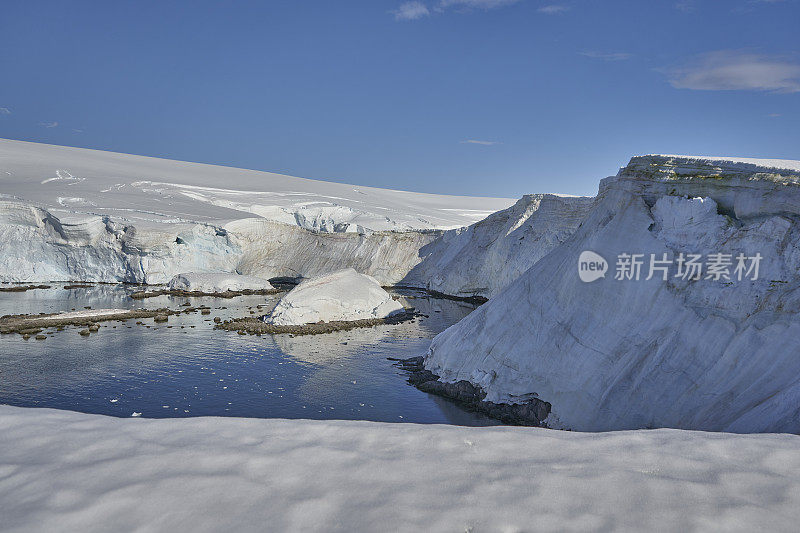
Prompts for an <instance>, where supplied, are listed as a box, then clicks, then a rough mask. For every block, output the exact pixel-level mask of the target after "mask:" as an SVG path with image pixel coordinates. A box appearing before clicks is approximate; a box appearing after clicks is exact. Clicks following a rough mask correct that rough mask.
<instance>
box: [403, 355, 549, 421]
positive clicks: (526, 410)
mask: <svg viewBox="0 0 800 533" xmlns="http://www.w3.org/2000/svg"><path fill="white" fill-rule="evenodd" d="M390 360H391V361H395V365H396V366H398V367H399V368H401V369H403V370H405V371H406V372H408V373H409V377H408V383H410V384H411V385H413V386H415V387H416V388H418V389H419V390H421V391H422V392H427V393H430V394H435V395H437V396H441V397H443V398H447V399H449V400H453V401H455V402H456V403H458V404H460V405H461V406H462V407H464V408H466V409H469V410H471V411H475V412H478V413H482V414H485V415H486V416H488V417H490V418H494V419H496V420H500V421H501V422H503V423H504V424H509V425H514V426H535V427H547V425H546V424H545V423H544V420H546V419H547V416H548V415H549V414H550V408H551V405H550V404H549V403H548V402H545V401H542V400H540V399H538V398H532V399H530V400H527V401H525V402H524V403H518V404H508V403H494V402H487V401H485V400H484V398H486V392H485V391H484V390H483V389H481V388H480V387H479V386H477V385H473V384H472V383H470V382H469V381H466V380H462V381H457V382H455V383H445V382H443V381H440V379H439V376H437V375H436V374H434V373H433V372H431V371H430V370H426V369H425V366H424V359H423V357H422V356H418V357H411V358H410V359H390Z"/></svg>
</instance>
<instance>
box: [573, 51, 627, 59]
mask: <svg viewBox="0 0 800 533" xmlns="http://www.w3.org/2000/svg"><path fill="white" fill-rule="evenodd" d="M578 53H579V54H580V55H582V56H586V57H591V58H592V59H602V60H603V61H625V60H626V59H630V58H632V57H633V54H629V53H627V52H611V53H604V52H597V51H595V50H587V51H585V52H578Z"/></svg>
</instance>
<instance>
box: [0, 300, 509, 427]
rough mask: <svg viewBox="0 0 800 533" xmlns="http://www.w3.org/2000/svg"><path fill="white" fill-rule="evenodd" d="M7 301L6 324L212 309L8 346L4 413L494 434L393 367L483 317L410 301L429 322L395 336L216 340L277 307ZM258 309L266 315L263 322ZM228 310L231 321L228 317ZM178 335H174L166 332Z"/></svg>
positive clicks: (2, 340) (359, 333)
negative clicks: (119, 311)
mask: <svg viewBox="0 0 800 533" xmlns="http://www.w3.org/2000/svg"><path fill="white" fill-rule="evenodd" d="M52 285H53V288H51V289H46V290H33V291H28V292H24V293H0V315H4V314H11V313H40V312H48V313H50V312H56V311H68V310H71V309H73V308H76V309H82V308H83V307H84V306H92V307H93V308H95V309H100V308H139V307H147V308H157V307H170V308H177V307H178V306H180V305H181V304H183V303H185V302H188V301H191V302H192V303H193V305H201V304H205V305H208V306H210V307H211V308H212V313H211V315H200V314H199V313H194V314H189V315H179V316H171V317H170V320H169V323H168V324H165V325H161V324H155V323H154V322H153V320H152V319H145V320H143V322H144V324H146V325H149V326H150V328H146V327H145V326H143V325H136V324H135V322H136V321H135V320H129V321H127V322H101V323H100V324H101V328H100V331H99V332H97V333H93V334H92V335H91V336H89V337H82V336H80V335H79V334H78V331H79V330H80V329H83V328H77V327H67V329H65V330H64V331H61V332H55V331H54V330H51V331H52V336H50V331H48V332H47V333H48V338H47V339H46V340H41V341H37V340H35V339H33V338H31V339H30V340H27V341H26V340H23V339H22V337H21V336H20V335H17V334H13V335H2V336H0V403H4V404H9V405H16V406H25V407H50V408H56V409H69V410H73V411H81V412H85V413H99V414H105V415H112V416H121V417H127V416H131V415H132V414H133V413H141V416H143V417H153V418H167V417H188V416H238V417H258V418H314V419H347V420H374V421H384V422H416V423H445V424H459V425H471V426H475V425H492V424H495V423H496V422H494V421H492V420H490V419H487V418H485V417H483V416H480V415H477V414H475V413H470V412H467V411H464V410H463V409H461V408H460V407H458V406H456V405H454V404H452V403H450V402H448V401H446V400H443V399H441V398H438V397H435V396H431V395H429V394H426V393H423V392H420V391H419V390H417V389H415V388H414V387H411V386H409V385H408V384H406V382H405V380H406V376H405V375H404V373H403V372H401V371H400V370H399V369H397V368H395V367H394V366H392V364H391V362H390V361H387V359H386V358H387V357H412V356H416V355H421V354H422V353H424V352H425V351H426V349H427V348H428V346H429V344H430V341H431V339H432V338H433V337H434V335H436V334H437V333H439V332H440V331H442V330H444V329H445V328H447V327H448V326H450V325H451V324H454V323H455V322H457V321H458V320H460V319H461V318H463V317H464V316H466V315H467V314H468V313H469V312H470V311H471V310H472V309H473V306H471V305H468V304H464V303H460V302H453V301H450V300H442V299H435V298H429V297H427V296H426V295H423V294H415V293H412V292H405V293H403V294H404V295H405V296H408V297H409V300H408V303H409V304H410V305H413V306H415V307H416V308H417V309H418V310H420V311H422V312H423V313H425V314H428V315H429V316H430V318H422V319H417V321H415V322H413V323H412V322H406V323H403V324H399V325H394V326H377V327H374V328H365V329H357V330H352V331H347V332H340V333H332V334H325V335H313V336H300V337H290V336H288V335H276V336H262V337H256V336H249V335H247V336H242V335H238V334H236V333H235V332H225V331H219V330H214V329H213V322H212V320H213V317H215V316H219V317H222V318H223V319H226V318H230V317H236V316H249V315H250V311H251V310H252V311H255V312H256V313H257V314H263V313H266V312H267V311H268V310H269V309H270V307H271V306H272V305H274V304H275V302H276V301H277V298H278V297H277V296H266V297H265V296H241V297H237V298H233V299H227V300H226V299H218V298H193V299H187V298H177V297H168V296H163V297H158V298H151V299H147V300H144V301H137V300H131V299H130V298H129V297H128V293H129V292H131V291H132V289H131V288H128V287H124V286H114V285H108V286H93V287H91V288H83V289H64V288H63V284H52ZM256 305H262V306H265V307H264V308H263V309H261V310H257V309H256V308H255V306H256ZM222 307H227V309H222ZM167 326H171V327H167Z"/></svg>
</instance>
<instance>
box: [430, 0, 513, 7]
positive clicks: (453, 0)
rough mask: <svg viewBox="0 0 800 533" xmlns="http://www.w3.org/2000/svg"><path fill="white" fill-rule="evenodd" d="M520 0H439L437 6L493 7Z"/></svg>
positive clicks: (507, 4)
mask: <svg viewBox="0 0 800 533" xmlns="http://www.w3.org/2000/svg"><path fill="white" fill-rule="evenodd" d="M519 1H520V0H439V2H438V4H437V7H438V8H440V9H446V8H448V7H462V8H464V7H466V8H474V9H495V8H497V7H503V6H509V5H511V4H516V3H517V2H519Z"/></svg>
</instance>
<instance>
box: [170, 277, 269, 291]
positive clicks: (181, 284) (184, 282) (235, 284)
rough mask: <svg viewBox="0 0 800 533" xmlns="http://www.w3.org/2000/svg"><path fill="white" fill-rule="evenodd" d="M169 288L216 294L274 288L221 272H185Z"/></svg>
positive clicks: (261, 282) (171, 282)
mask: <svg viewBox="0 0 800 533" xmlns="http://www.w3.org/2000/svg"><path fill="white" fill-rule="evenodd" d="M169 288H170V289H172V290H183V291H195V292H207V293H215V292H226V291H246V290H255V291H258V290H270V289H273V288H274V287H273V286H272V285H271V284H270V282H269V281H268V280H266V279H263V278H256V277H253V276H242V275H240V274H228V273H220V272H210V273H206V274H199V273H197V272H185V273H183V274H178V275H176V276H175V277H174V278H172V279H171V280H170V281H169Z"/></svg>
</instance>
